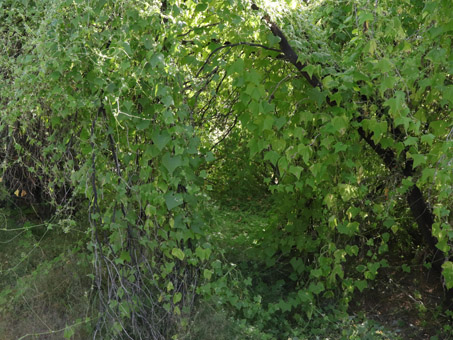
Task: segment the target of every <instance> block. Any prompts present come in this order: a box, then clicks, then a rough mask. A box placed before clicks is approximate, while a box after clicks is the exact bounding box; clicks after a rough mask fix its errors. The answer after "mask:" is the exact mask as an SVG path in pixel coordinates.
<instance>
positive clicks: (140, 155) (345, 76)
mask: <svg viewBox="0 0 453 340" xmlns="http://www.w3.org/2000/svg"><path fill="white" fill-rule="evenodd" d="M450 7H451V3H450V1H449V0H432V1H431V0H426V1H422V0H405V1H398V2H395V1H388V0H382V1H375V2H370V1H350V0H325V1H313V2H311V1H304V2H302V1H295V0H293V1H277V2H270V1H259V2H258V1H257V2H256V3H253V2H251V1H246V0H229V1H209V0H201V1H192V0H187V1H167V0H165V1H136V0H121V1H110V0H77V1H72V0H71V1H65V0H61V1H49V0H36V1H33V0H22V1H19V0H5V1H2V2H1V3H0V31H1V32H2V34H1V36H0V43H1V46H2V47H1V48H2V53H1V54H0V74H1V77H0V90H1V92H0V108H1V116H0V124H1V125H0V139H1V149H0V161H1V168H0V171H1V172H0V177H1V178H2V184H3V185H4V187H5V190H6V191H7V193H3V194H2V195H3V196H4V197H3V199H4V200H11V198H7V197H8V195H10V196H13V197H14V200H15V201H18V202H21V204H25V205H29V206H32V207H34V209H35V210H37V211H38V213H39V215H40V218H41V219H44V220H46V219H48V218H49V217H50V216H52V219H51V221H52V223H47V224H46V226H47V229H48V230H50V229H52V228H61V229H62V230H64V231H65V232H68V231H70V230H71V229H78V228H79V227H80V225H82V226H84V223H85V221H87V220H88V222H89V223H88V224H89V225H87V226H84V227H83V230H84V233H83V236H80V237H82V239H83V242H81V243H80V244H79V247H81V249H78V250H77V251H81V252H88V253H89V254H90V261H91V263H92V264H93V267H94V271H93V274H92V278H93V282H92V284H93V287H94V289H95V296H96V301H95V304H96V306H95V307H96V308H95V310H97V312H93V318H92V319H90V321H89V322H90V323H91V324H92V328H91V329H92V336H93V337H94V338H121V339H122V338H124V339H171V338H174V339H182V338H184V337H191V336H193V337H195V336H201V335H200V334H202V331H200V330H197V327H194V326H193V320H195V323H196V322H197V318H194V315H195V311H196V310H199V309H200V308H203V307H200V306H203V303H209V304H210V306H211V305H212V306H215V309H217V311H223V312H225V313H227V314H228V315H229V317H231V318H233V320H235V321H234V322H235V324H236V325H237V327H238V329H237V332H239V333H240V332H243V333H241V334H247V335H244V336H248V337H250V338H253V337H257V338H259V339H274V338H277V339H280V338H281V339H283V338H285V339H287V338H288V337H297V336H299V337H304V336H307V334H312V335H317V334H322V329H324V326H323V325H325V324H326V323H331V322H332V320H333V319H340V318H342V317H343V316H344V315H345V313H346V312H347V308H348V305H349V303H350V301H351V299H352V298H353V296H354V292H355V291H360V292H362V291H364V290H366V289H367V287H368V286H369V284H370V282H371V281H373V280H374V279H375V278H376V277H377V275H378V274H379V271H380V270H381V269H383V268H386V267H388V266H389V265H391V263H390V262H391V261H392V259H394V258H400V257H401V256H402V257H404V258H405V260H406V261H407V264H406V263H405V264H404V265H403V268H404V269H405V270H409V269H408V268H409V267H408V265H409V264H410V262H409V260H408V259H409V258H411V257H412V256H413V255H414V254H415V252H420V251H421V252H423V253H424V254H425V258H426V263H425V265H426V266H427V267H432V269H433V271H434V272H436V273H437V274H436V275H438V278H439V280H442V282H443V284H444V286H445V299H444V300H445V308H449V307H452V303H453V300H452V299H453V294H452V289H453V262H452V261H451V260H450V259H451V255H452V249H451V247H452V246H453V242H452V240H453V229H452V223H451V221H452V217H451V216H452V214H453V213H451V211H450V210H451V208H450V207H451V206H452V205H453V199H452V193H453V190H452V188H453V183H452V181H453V176H452V170H453V162H452V155H453V152H452V150H453V116H452V107H453V58H452V55H451V49H452V31H453V18H452V17H451V14H450V11H451V9H450ZM212 200H215V201H216V202H218V203H219V204H222V205H225V206H227V207H230V208H231V209H235V207H237V206H241V207H242V208H243V209H245V207H248V208H249V209H252V210H253V211H257V210H260V209H261V210H266V211H261V212H260V214H259V215H260V216H265V217H262V218H258V220H257V221H255V220H253V221H251V223H250V226H251V227H250V226H249V227H250V230H247V235H248V236H247V237H246V238H245V239H246V240H248V241H250V244H248V246H247V247H246V249H240V248H235V247H237V245H236V246H235V245H231V247H232V248H231V249H228V247H227V248H225V249H222V245H224V244H225V243H222V242H224V241H222V238H219V234H222V230H217V229H216V227H215V225H216V219H215V218H213V214H214V215H215V214H217V215H218V214H219V212H218V211H213V209H212ZM214 210H215V209H214ZM81 212H83V213H81ZM80 215H82V217H81V218H80ZM83 215H85V218H84V217H83ZM223 232H224V233H225V235H228V233H227V232H226V231H223ZM230 236H231V237H232V238H234V237H235V236H232V235H230ZM238 250H240V252H239V254H240V255H239V254H238V253H236V252H237V251H238ZM404 266H405V267H404ZM87 322H88V321H87ZM69 329H71V331H67V332H65V336H66V337H67V338H71V336H73V333H74V332H73V331H72V328H69ZM332 329H333V330H332V331H333V332H336V331H338V332H340V326H338V328H337V329H334V327H332ZM197 332H198V333H197ZM197 334H198V335H197Z"/></svg>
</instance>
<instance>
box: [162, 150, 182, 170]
mask: <svg viewBox="0 0 453 340" xmlns="http://www.w3.org/2000/svg"><path fill="white" fill-rule="evenodd" d="M162 164H163V165H164V166H165V167H166V168H167V170H168V172H169V173H170V174H172V173H173V171H175V169H176V168H178V167H179V166H181V165H182V159H181V156H175V157H171V156H170V153H169V152H167V153H166V154H165V155H164V157H162Z"/></svg>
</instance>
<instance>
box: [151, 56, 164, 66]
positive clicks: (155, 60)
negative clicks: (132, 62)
mask: <svg viewBox="0 0 453 340" xmlns="http://www.w3.org/2000/svg"><path fill="white" fill-rule="evenodd" d="M149 63H150V64H151V66H152V67H156V66H159V67H163V66H164V65H165V57H164V55H163V54H162V53H156V54H154V55H153V57H152V58H151V60H150V61H149Z"/></svg>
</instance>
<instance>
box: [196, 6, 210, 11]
mask: <svg viewBox="0 0 453 340" xmlns="http://www.w3.org/2000/svg"><path fill="white" fill-rule="evenodd" d="M207 8H208V4H198V5H197V6H196V7H195V12H204V11H206V9H207Z"/></svg>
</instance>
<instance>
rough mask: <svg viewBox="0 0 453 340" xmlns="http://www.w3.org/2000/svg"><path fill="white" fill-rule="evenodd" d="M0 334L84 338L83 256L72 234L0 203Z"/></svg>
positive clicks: (0, 339)
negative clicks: (74, 325) (0, 207)
mask: <svg viewBox="0 0 453 340" xmlns="http://www.w3.org/2000/svg"><path fill="white" fill-rule="evenodd" d="M0 220H1V221H2V222H1V227H0V242H1V251H0V270H1V279H0V340H11V339H51V340H52V339H62V338H63V335H64V333H65V330H66V334H67V335H68V334H69V333H71V332H72V331H69V333H68V330H67V329H68V327H67V326H71V325H73V324H78V325H77V326H76V327H74V336H73V337H72V338H71V339H86V338H87V336H88V334H89V332H90V329H89V323H87V322H85V319H86V317H87V316H89V315H90V313H91V307H90V305H91V303H90V295H91V289H90V287H91V282H90V280H89V279H88V277H87V274H88V273H89V272H90V267H89V261H88V258H87V257H86V256H84V255H83V253H80V252H78V251H74V249H75V248H76V246H77V241H76V235H74V234H73V233H66V234H65V233H63V232H61V231H58V230H48V229H47V226H48V225H47V224H44V223H42V222H40V221H37V220H33V217H30V216H27V215H26V214H24V213H23V212H22V211H21V210H20V209H17V208H16V209H0Z"/></svg>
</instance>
